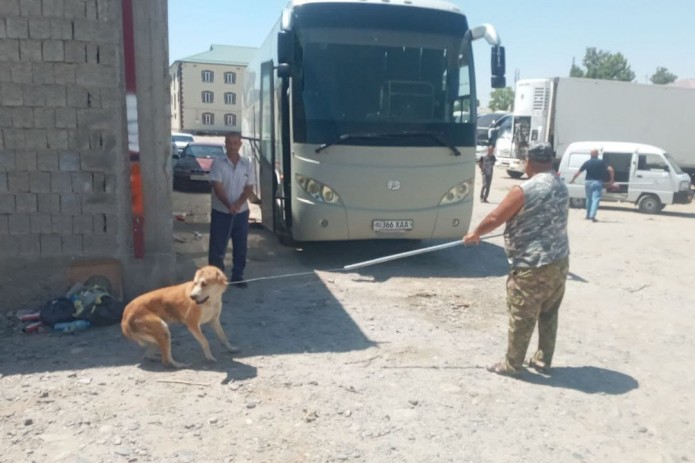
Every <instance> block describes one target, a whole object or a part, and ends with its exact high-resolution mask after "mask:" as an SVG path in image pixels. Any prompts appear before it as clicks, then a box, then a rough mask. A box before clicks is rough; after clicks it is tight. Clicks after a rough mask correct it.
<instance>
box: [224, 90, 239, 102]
mask: <svg viewBox="0 0 695 463" xmlns="http://www.w3.org/2000/svg"><path fill="white" fill-rule="evenodd" d="M224 104H236V93H232V92H227V93H225V94H224Z"/></svg>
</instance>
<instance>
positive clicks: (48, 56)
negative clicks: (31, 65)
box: [42, 40, 65, 82]
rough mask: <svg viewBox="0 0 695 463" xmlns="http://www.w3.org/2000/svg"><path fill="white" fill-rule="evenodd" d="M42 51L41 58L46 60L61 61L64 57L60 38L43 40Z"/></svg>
mask: <svg viewBox="0 0 695 463" xmlns="http://www.w3.org/2000/svg"><path fill="white" fill-rule="evenodd" d="M42 52H43V54H42V56H43V60H44V61H47V62H62V61H63V60H64V59H65V49H64V48H63V41H62V40H44V41H43V42H42ZM56 82H57V80H56Z"/></svg>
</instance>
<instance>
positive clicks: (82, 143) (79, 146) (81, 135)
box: [68, 125, 92, 170]
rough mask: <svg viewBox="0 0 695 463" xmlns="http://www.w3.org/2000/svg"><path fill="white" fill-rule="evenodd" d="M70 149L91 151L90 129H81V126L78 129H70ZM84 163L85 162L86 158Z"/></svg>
mask: <svg viewBox="0 0 695 463" xmlns="http://www.w3.org/2000/svg"><path fill="white" fill-rule="evenodd" d="M68 148H69V149H71V150H80V151H83V150H89V129H88V128H87V127H80V126H79V125H78V126H77V128H76V129H72V130H70V129H68ZM82 162H84V156H83V159H82ZM83 167H84V164H83ZM87 170H92V169H87Z"/></svg>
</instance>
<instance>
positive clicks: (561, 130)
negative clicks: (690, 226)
mask: <svg viewBox="0 0 695 463" xmlns="http://www.w3.org/2000/svg"><path fill="white" fill-rule="evenodd" d="M694 123H695V89H689V88H681V87H671V86H665V85H646V84H637V83H633V82H618V81H613V80H595V79H579V78H557V77H556V78H552V79H524V80H519V81H518V82H517V84H516V93H515V97H514V120H513V129H512V138H511V146H510V147H509V149H506V150H501V149H500V150H498V153H497V154H496V157H497V160H498V166H501V167H503V168H505V169H506V170H507V173H508V174H509V175H510V176H511V177H514V178H520V177H521V176H522V175H523V174H524V167H525V161H524V159H525V157H526V150H527V149H528V147H529V145H532V144H533V143H536V142H548V143H550V144H551V145H552V146H553V148H554V150H555V153H556V156H557V158H558V159H557V160H558V161H559V158H560V157H561V156H562V155H563V153H564V152H565V150H566V149H567V147H568V146H569V144H570V143H573V142H577V141H584V140H604V141H616V142H632V143H644V144H649V145H655V146H659V147H661V148H663V149H665V150H666V151H667V152H668V153H669V154H670V155H671V156H673V158H674V159H675V160H676V162H677V163H678V164H679V165H680V167H681V168H682V169H683V171H685V172H687V173H688V174H689V175H690V176H691V177H692V178H693V179H694V180H695V143H694V142H693V134H692V132H693V124H694Z"/></svg>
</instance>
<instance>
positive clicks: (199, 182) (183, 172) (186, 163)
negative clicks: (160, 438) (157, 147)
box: [174, 142, 227, 190]
mask: <svg viewBox="0 0 695 463" xmlns="http://www.w3.org/2000/svg"><path fill="white" fill-rule="evenodd" d="M226 155H227V154H226V152H225V150H224V145H222V144H219V143H199V142H193V143H189V144H188V145H186V147H185V148H184V149H183V152H182V153H181V156H180V157H179V158H178V159H177V160H176V164H174V188H175V189H185V188H196V189H204V190H209V188H210V180H209V178H208V176H209V174H210V167H211V166H212V161H214V160H215V159H216V158H223V157H225V156H226Z"/></svg>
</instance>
